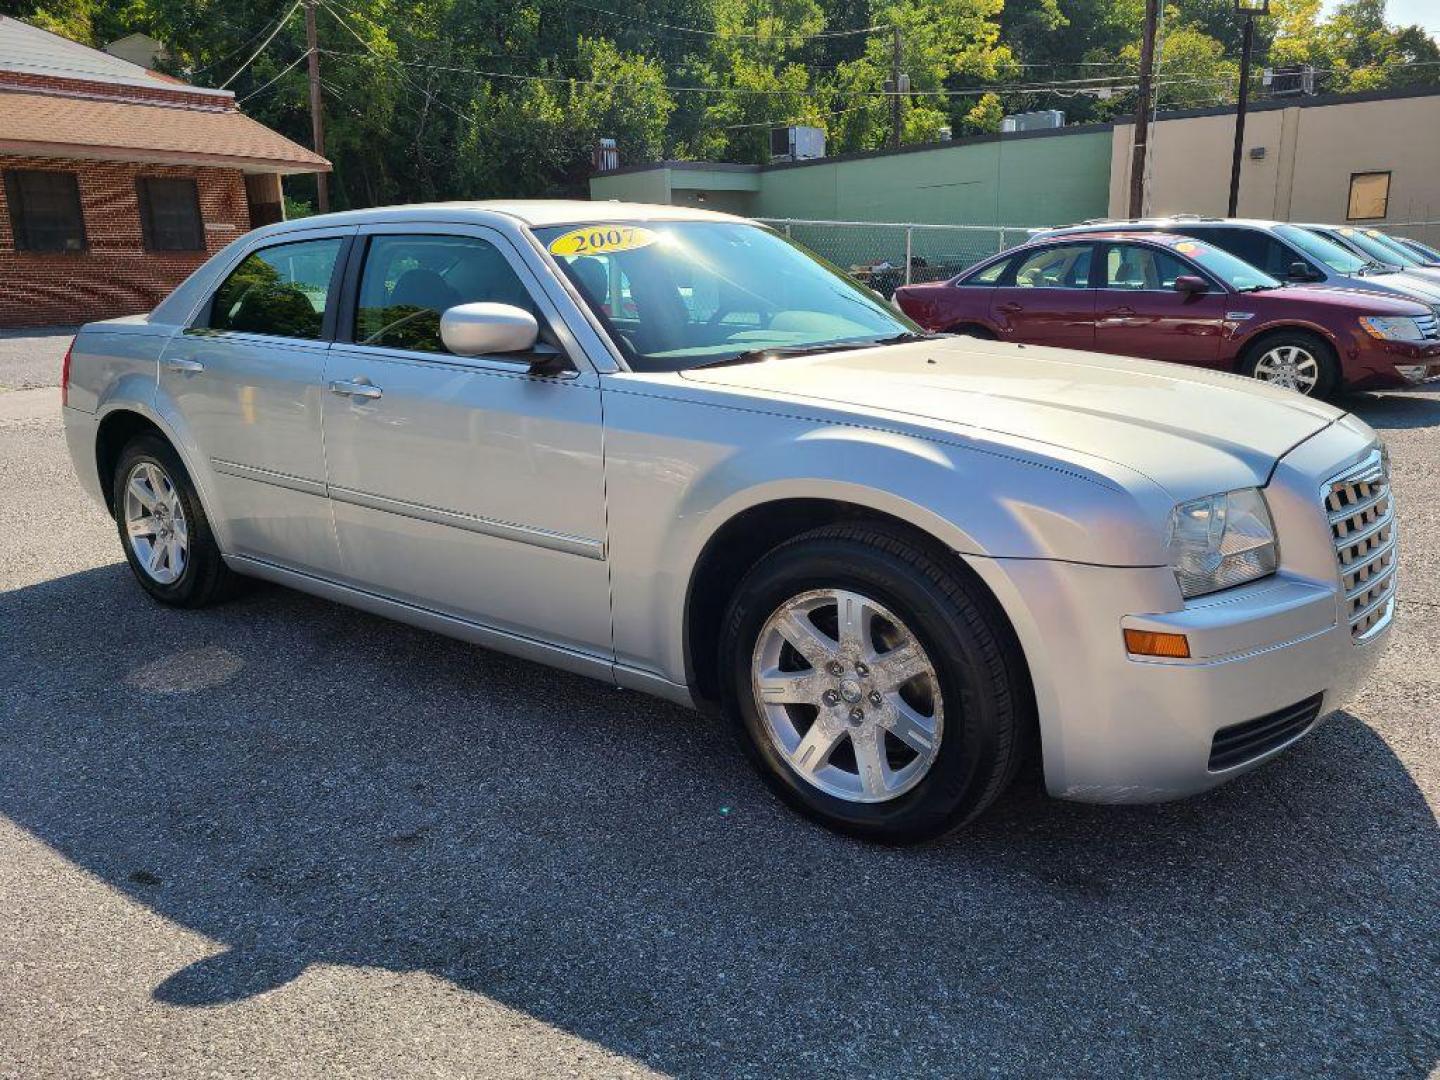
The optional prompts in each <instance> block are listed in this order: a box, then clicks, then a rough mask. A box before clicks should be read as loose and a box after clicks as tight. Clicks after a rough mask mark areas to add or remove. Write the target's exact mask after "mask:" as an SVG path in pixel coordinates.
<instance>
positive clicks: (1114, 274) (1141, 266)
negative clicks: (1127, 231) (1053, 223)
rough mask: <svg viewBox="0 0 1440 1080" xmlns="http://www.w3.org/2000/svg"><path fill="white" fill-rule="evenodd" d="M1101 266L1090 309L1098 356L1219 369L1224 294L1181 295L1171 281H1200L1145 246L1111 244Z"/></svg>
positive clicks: (1163, 254) (1180, 263)
mask: <svg viewBox="0 0 1440 1080" xmlns="http://www.w3.org/2000/svg"><path fill="white" fill-rule="evenodd" d="M1102 264H1103V265H1102V268H1101V273H1102V274H1103V275H1104V276H1103V277H1102V278H1101V280H1100V283H1099V284H1100V288H1099V289H1098V290H1096V296H1097V303H1096V307H1095V348H1096V349H1097V350H1099V351H1100V352H1107V353H1118V354H1119V355H1121V356H1143V357H1146V358H1147V359H1151V360H1170V361H1173V362H1175V363H1179V364H1196V365H1201V366H1204V367H1215V366H1217V365H1218V364H1219V362H1220V335H1221V333H1222V331H1223V330H1224V322H1225V308H1226V295H1227V294H1226V293H1225V291H1224V290H1223V289H1221V288H1220V287H1219V286H1218V285H1215V284H1213V283H1212V284H1211V286H1210V289H1211V291H1209V292H1202V293H1191V292H1180V291H1179V290H1177V289H1176V288H1175V279H1176V278H1178V277H1181V276H1184V275H1189V276H1192V277H1201V278H1205V275H1204V274H1202V273H1201V271H1200V270H1198V269H1197V268H1196V267H1193V266H1191V265H1190V264H1188V263H1186V262H1185V261H1184V260H1182V259H1180V258H1178V257H1177V256H1175V255H1173V254H1172V253H1170V252H1169V251H1166V250H1165V249H1164V248H1161V247H1152V246H1150V245H1148V244H1125V243H1116V244H1110V245H1109V246H1108V247H1107V248H1106V250H1105V256H1104V259H1103V260H1102ZM1206 280H1208V278H1206Z"/></svg>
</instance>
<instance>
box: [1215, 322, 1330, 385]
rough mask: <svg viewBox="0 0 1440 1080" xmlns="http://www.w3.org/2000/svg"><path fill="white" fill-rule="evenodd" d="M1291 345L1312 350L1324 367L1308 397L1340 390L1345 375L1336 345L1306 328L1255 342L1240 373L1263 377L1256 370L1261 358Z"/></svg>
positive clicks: (1248, 349)
mask: <svg viewBox="0 0 1440 1080" xmlns="http://www.w3.org/2000/svg"><path fill="white" fill-rule="evenodd" d="M1289 346H1293V347H1295V348H1299V349H1303V350H1304V351H1305V352H1307V353H1309V354H1310V355H1311V356H1313V357H1314V358H1315V362H1316V364H1317V365H1318V366H1319V368H1320V375H1319V378H1318V379H1317V380H1316V382H1315V388H1314V389H1313V390H1311V391H1310V392H1309V393H1308V394H1306V396H1307V397H1315V398H1331V397H1333V396H1334V395H1335V394H1336V393H1338V392H1339V391H1340V388H1341V384H1342V382H1343V380H1344V376H1343V374H1342V373H1341V371H1340V358H1339V357H1338V356H1337V355H1336V354H1335V348H1334V346H1332V345H1331V344H1330V343H1329V342H1328V341H1326V340H1325V339H1324V338H1322V337H1320V336H1319V335H1318V334H1312V333H1309V332H1308V331H1305V330H1278V331H1276V332H1275V333H1273V334H1266V335H1264V336H1263V337H1261V338H1259V339H1258V340H1256V341H1255V342H1253V343H1252V344H1251V345H1250V346H1249V347H1248V348H1247V349H1246V350H1245V358H1244V360H1243V361H1241V364H1240V374H1242V375H1247V376H1249V377H1250V378H1252V379H1255V378H1259V376H1257V375H1256V374H1255V371H1256V367H1257V366H1258V365H1259V363H1260V358H1261V357H1263V356H1264V355H1265V354H1266V353H1268V352H1270V350H1272V349H1277V348H1286V347H1289ZM1262 381H1267V380H1262Z"/></svg>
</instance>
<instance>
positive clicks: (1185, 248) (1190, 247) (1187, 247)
mask: <svg viewBox="0 0 1440 1080" xmlns="http://www.w3.org/2000/svg"><path fill="white" fill-rule="evenodd" d="M1175 250H1176V251H1178V252H1180V254H1182V255H1194V254H1195V253H1196V252H1197V251H1201V250H1203V249H1202V248H1201V246H1200V245H1199V244H1192V243H1191V242H1190V241H1189V240H1186V241H1185V242H1184V243H1183V244H1176V245H1175Z"/></svg>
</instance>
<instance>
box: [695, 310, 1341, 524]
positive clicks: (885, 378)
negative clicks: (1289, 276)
mask: <svg viewBox="0 0 1440 1080" xmlns="http://www.w3.org/2000/svg"><path fill="white" fill-rule="evenodd" d="M684 378H685V379H686V380H687V381H692V382H695V383H700V384H705V385H708V386H713V387H725V388H729V389H733V390H740V391H746V392H749V393H756V394H762V395H766V396H769V397H772V398H788V399H795V400H808V401H811V402H815V403H826V404H829V405H832V406H840V407H843V408H844V409H845V410H846V411H847V412H850V413H852V414H864V415H866V416H867V417H869V418H873V419H874V420H876V421H882V420H889V421H891V422H898V423H900V424H902V425H906V426H915V425H918V426H922V427H926V428H929V429H931V430H937V431H942V432H945V433H947V434H951V435H954V436H959V437H961V438H968V439H977V438H978V439H989V440H991V441H995V440H997V439H998V440H1004V441H1010V442H1012V443H1016V444H1021V445H1025V446H1028V448H1029V449H1030V450H1031V451H1032V452H1036V453H1039V454H1040V455H1041V456H1043V457H1045V458H1047V459H1049V460H1056V459H1060V460H1066V461H1069V462H1071V463H1074V464H1077V465H1081V466H1088V467H1091V468H1094V467H1095V464H1096V462H1108V463H1111V464H1113V465H1119V466H1121V467H1123V469H1126V470H1131V471H1134V472H1138V473H1140V474H1142V475H1144V476H1147V477H1149V478H1150V479H1151V480H1153V481H1155V482H1156V483H1158V484H1160V485H1161V486H1162V487H1164V488H1165V489H1166V490H1167V492H1169V493H1170V494H1171V495H1172V496H1173V497H1175V498H1177V499H1185V498H1191V497H1194V496H1197V495H1205V494H1211V493H1214V492H1217V491H1223V490H1230V489H1233V488H1236V487H1245V486H1250V485H1255V484H1263V483H1265V481H1266V480H1267V479H1268V477H1269V475H1270V473H1271V471H1272V469H1273V468H1274V465H1275V462H1276V461H1277V460H1278V459H1279V458H1280V457H1282V456H1283V455H1284V454H1285V453H1286V452H1287V451H1289V450H1291V449H1293V448H1294V447H1295V446H1296V445H1298V444H1299V443H1301V442H1303V441H1305V440H1306V439H1308V438H1310V437H1311V436H1312V435H1314V434H1315V433H1316V432H1318V431H1321V430H1322V429H1324V428H1325V427H1327V426H1329V425H1330V424H1332V423H1333V422H1334V421H1335V420H1336V419H1338V418H1339V417H1341V416H1343V415H1344V414H1343V413H1342V412H1341V411H1340V410H1338V409H1335V408H1333V407H1331V406H1329V405H1326V404H1324V403H1323V402H1318V401H1313V400H1311V399H1309V398H1304V397H1301V396H1300V395H1298V394H1295V393H1293V392H1291V391H1288V390H1279V389H1275V388H1273V387H1269V386H1265V385H1264V384H1261V383H1256V382H1254V381H1253V380H1249V379H1242V378H1240V377H1239V376H1235V375H1229V374H1224V373H1219V372H1208V371H1203V370H1199V369H1195V368H1187V367H1181V366H1178V365H1174V364H1162V363H1157V362H1154V361H1148V360H1131V359H1127V358H1123V357H1115V356H1104V355H1101V354H1098V353H1085V352H1076V351H1072V350H1069V349H1052V348H1043V347H1039V346H1029V345H1015V344H1009V343H1004V342H992V341H981V340H978V339H974V338H963V337H956V338H940V339H936V340H934V341H924V342H915V343H912V344H906V345H892V346H888V347H880V348H873V349H860V350H855V351H841V352H835V353H826V354H823V355H818V356H806V357H777V358H774V359H771V360H766V361H762V362H759V363H754V364H744V365H739V366H735V367H720V368H713V369H698V370H692V371H688V372H686V373H685V374H684ZM1100 471H1102V472H1104V471H1109V472H1110V475H1111V476H1112V477H1114V478H1117V479H1119V478H1120V477H1119V474H1117V473H1116V472H1115V471H1113V470H1105V469H1101V470H1100Z"/></svg>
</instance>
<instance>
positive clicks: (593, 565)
mask: <svg viewBox="0 0 1440 1080" xmlns="http://www.w3.org/2000/svg"><path fill="white" fill-rule="evenodd" d="M357 243H358V244H359V245H360V247H361V249H363V253H362V257H363V262H362V263H361V264H360V269H359V273H358V275H357V276H356V277H355V278H354V279H353V280H354V281H355V285H354V287H353V297H354V299H353V303H348V302H347V305H346V308H345V313H344V314H343V315H342V325H340V326H339V327H338V328H337V335H336V336H337V341H336V343H335V345H334V347H333V348H332V349H331V351H330V354H329V357H328V360H327V364H326V375H325V381H326V392H325V394H324V399H325V403H324V419H325V453H326V459H327V462H328V476H329V485H330V497H331V500H332V506H333V509H334V515H335V527H336V532H337V535H338V537H339V543H340V553H341V561H342V565H343V576H344V577H345V578H346V579H348V580H349V581H351V582H352V583H354V584H355V585H357V586H359V587H362V588H366V589H369V590H372V591H376V592H380V593H383V594H385V595H387V596H390V597H392V598H395V599H398V600H402V601H405V602H407V603H411V604H414V605H417V606H420V607H423V608H426V609H429V610H432V611H437V612H440V613H442V614H447V615H453V616H457V617H460V618H464V619H467V620H470V621H473V622H478V623H481V624H483V625H485V626H488V627H491V628H494V629H497V630H501V631H504V632H508V633H512V634H516V635H520V636H522V637H526V638H529V639H532V640H537V641H540V642H543V643H546V644H554V645H559V646H562V647H566V648H570V649H573V650H578V651H581V652H584V653H588V654H592V655H600V654H607V655H608V653H609V650H610V596H609V576H608V567H607V563H606V559H605V555H606V551H605V504H604V480H603V463H602V459H601V451H602V440H601V413H600V386H599V380H598V378H597V377H596V375H595V373H594V372H593V371H590V370H588V368H587V369H585V370H580V371H569V372H566V373H564V374H561V375H532V374H531V373H530V369H529V364H528V360H527V358H525V357H512V356H480V357H463V356H456V355H453V354H451V353H449V352H448V351H447V350H446V349H445V346H444V344H443V343H442V342H441V339H440V329H439V326H440V313H441V312H442V311H444V310H445V309H446V308H449V307H452V306H454V305H456V304H461V303H468V302H475V301H489V302H496V303H504V304H513V305H516V306H519V307H523V308H526V309H528V310H529V311H531V312H532V313H534V314H535V315H536V317H537V319H538V320H539V322H540V323H541V325H542V327H554V326H556V325H558V315H557V313H556V312H555V311H554V310H553V309H551V308H550V306H549V301H548V300H546V299H544V298H543V297H542V296H541V294H540V290H539V289H538V288H537V287H536V282H535V280H534V278H533V277H532V276H531V275H530V272H529V271H528V269H527V268H526V267H525V266H524V264H523V262H522V261H521V260H520V258H519V256H518V254H517V253H516V252H515V250H514V249H513V248H512V247H511V246H510V244H509V242H508V241H507V240H506V239H505V238H504V237H503V236H501V235H499V234H498V233H494V232H492V231H491V230H488V229H484V228H478V227H462V226H449V227H446V228H445V229H444V230H443V231H441V230H439V229H437V230H436V231H434V232H432V233H426V232H425V231H424V230H423V229H422V228H420V227H417V226H413V225H412V226H408V227H399V226H385V227H378V226H377V227H375V228H374V229H369V230H362V234H361V236H360V238H359V240H358V241H357ZM579 362H580V363H582V364H583V358H581V359H580V360H579Z"/></svg>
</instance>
